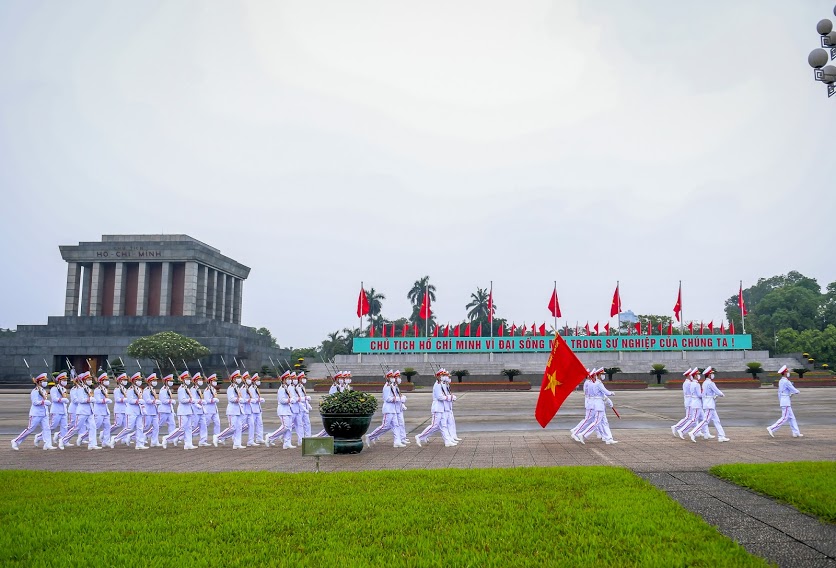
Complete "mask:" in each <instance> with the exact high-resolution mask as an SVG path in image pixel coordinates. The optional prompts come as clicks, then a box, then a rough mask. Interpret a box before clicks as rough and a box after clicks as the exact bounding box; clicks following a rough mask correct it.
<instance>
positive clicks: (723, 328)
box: [720, 321, 726, 335]
mask: <svg viewBox="0 0 836 568" xmlns="http://www.w3.org/2000/svg"><path fill="white" fill-rule="evenodd" d="M720 335H726V322H725V321H721V322H720Z"/></svg>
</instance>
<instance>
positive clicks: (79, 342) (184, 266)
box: [0, 235, 290, 382]
mask: <svg viewBox="0 0 836 568" xmlns="http://www.w3.org/2000/svg"><path fill="white" fill-rule="evenodd" d="M59 248H60V250H61V256H62V257H63V258H64V260H66V261H67V288H66V301H65V305H64V315H63V316H50V317H49V318H48V323H47V324H46V325H19V326H18V327H17V333H16V334H14V336H13V337H7V338H2V339H0V381H2V382H19V381H21V380H22V379H25V378H26V377H28V374H29V372H28V370H27V368H26V366H25V364H24V358H26V360H27V361H28V362H29V364H30V365H31V366H32V367H33V369H35V370H38V371H39V372H40V371H43V370H45V367H46V366H47V365H48V366H49V367H50V369H49V370H50V371H57V370H60V369H66V368H67V366H68V364H67V361H69V362H70V363H71V364H72V365H73V366H74V367H75V368H76V370H78V371H79V372H80V371H82V370H87V368H88V364H87V360H88V359H89V360H90V362H91V364H92V366H93V367H104V366H105V365H106V362H105V360H109V361H111V362H113V361H114V360H115V359H117V358H118V357H121V358H122V359H123V361H124V362H125V364H126V367H127V368H128V369H136V368H137V367H138V365H137V363H136V362H135V361H134V360H133V359H130V358H129V357H128V356H127V347H128V345H130V343H131V342H132V341H133V340H135V339H136V338H138V337H143V336H146V335H152V334H154V333H158V332H161V331H175V332H177V333H180V334H182V335H185V336H188V337H191V338H193V339H196V340H197V341H199V342H200V343H202V344H203V345H205V346H206V347H208V348H209V350H210V351H211V353H212V354H211V356H210V357H208V358H207V359H206V360H203V361H201V363H202V364H203V366H204V368H205V369H206V370H207V371H209V370H210V369H211V370H212V371H215V372H218V371H223V370H224V366H223V362H222V359H221V358H222V357H223V360H225V361H226V363H227V365H228V366H229V367H230V368H232V367H234V366H235V363H234V361H235V360H236V359H237V360H238V361H239V362H242V364H243V365H246V367H247V368H248V369H249V370H250V371H253V370H260V369H261V367H262V365H268V366H269V365H270V362H269V358H270V357H272V358H273V360H276V359H277V358H278V359H279V360H283V359H285V358H289V356H290V353H289V351H288V350H286V349H282V350H280V349H278V348H275V347H272V346H271V345H270V340H269V338H267V337H264V336H262V335H259V334H257V333H256V332H255V328H252V327H246V326H243V325H241V307H242V304H243V284H244V280H245V279H246V278H247V276H249V273H250V269H249V267H247V266H244V265H243V264H241V263H239V262H237V261H235V260H233V259H231V258H229V257H227V256H224V255H222V254H221V253H220V251H219V250H218V249H216V248H213V247H210V246H209V245H207V244H205V243H202V242H200V241H198V240H196V239H193V238H192V237H189V236H187V235H104V236H102V240H101V242H88V243H79V244H78V245H73V246H61V247H59ZM175 363H176V364H177V365H178V367H179V366H180V365H181V362H179V361H175ZM140 364H142V365H143V369H145V368H146V366H147V368H148V369H150V368H151V367H152V366H153V364H152V362H151V361H140ZM190 364H193V366H194V367H195V368H192V369H191V370H192V371H195V370H199V369H197V368H196V365H197V364H196V363H194V362H190Z"/></svg>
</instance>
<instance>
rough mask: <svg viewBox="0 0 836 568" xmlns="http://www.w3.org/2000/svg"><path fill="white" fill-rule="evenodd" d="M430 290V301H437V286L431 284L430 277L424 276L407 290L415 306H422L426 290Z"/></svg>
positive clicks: (408, 296)
mask: <svg viewBox="0 0 836 568" xmlns="http://www.w3.org/2000/svg"><path fill="white" fill-rule="evenodd" d="M425 291H427V292H429V295H430V302H435V286H434V285H432V284H430V277H429V276H423V277H421V278H419V279H418V280H416V281H415V283H414V284H413V285H412V288H410V289H409V292H407V294H406V297H407V298H408V299H409V301H410V302H412V305H413V306H418V307H419V308H420V307H421V302H423V301H424V292H425Z"/></svg>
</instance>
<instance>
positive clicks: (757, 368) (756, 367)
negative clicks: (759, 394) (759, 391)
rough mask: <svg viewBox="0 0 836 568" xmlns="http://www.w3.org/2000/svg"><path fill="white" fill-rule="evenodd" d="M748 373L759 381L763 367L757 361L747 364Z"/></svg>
mask: <svg viewBox="0 0 836 568" xmlns="http://www.w3.org/2000/svg"><path fill="white" fill-rule="evenodd" d="M746 372H747V373H749V374H750V375H752V378H753V379H755V380H757V379H758V373H763V366H762V365H761V364H760V363H758V362H757V361H752V362H751V363H746Z"/></svg>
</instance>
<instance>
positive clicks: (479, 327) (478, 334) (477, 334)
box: [476, 322, 502, 337]
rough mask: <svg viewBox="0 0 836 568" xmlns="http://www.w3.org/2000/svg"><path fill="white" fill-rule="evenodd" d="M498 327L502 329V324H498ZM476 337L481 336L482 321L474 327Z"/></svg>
mask: <svg viewBox="0 0 836 568" xmlns="http://www.w3.org/2000/svg"><path fill="white" fill-rule="evenodd" d="M499 329H502V326H499ZM476 337H482V322H479V326H478V327H477V328H476Z"/></svg>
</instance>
